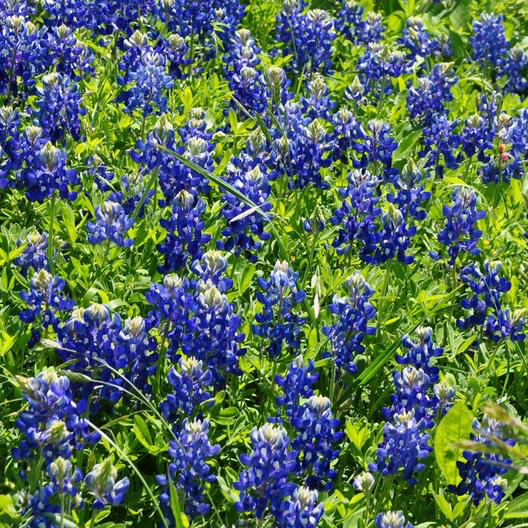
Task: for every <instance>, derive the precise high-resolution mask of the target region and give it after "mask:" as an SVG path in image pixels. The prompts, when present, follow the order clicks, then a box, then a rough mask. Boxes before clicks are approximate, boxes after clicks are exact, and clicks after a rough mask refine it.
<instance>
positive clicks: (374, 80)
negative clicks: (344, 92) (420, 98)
mask: <svg viewBox="0 0 528 528" xmlns="http://www.w3.org/2000/svg"><path fill="white" fill-rule="evenodd" d="M405 67H406V63H405V55H404V54H403V53H402V52H401V51H393V50H391V49H390V48H389V47H388V46H387V45H386V44H383V43H379V42H373V43H372V42H371V43H369V44H368V46H367V48H366V49H365V51H364V53H363V54H362V55H361V56H360V57H359V59H358V63H357V68H358V70H359V71H360V72H361V80H362V84H363V86H364V88H365V91H366V92H367V93H369V94H371V95H372V96H373V97H380V96H383V95H386V94H387V93H389V92H390V91H391V86H390V80H391V78H392V77H399V76H400V75H402V74H403V73H404V72H405Z"/></svg>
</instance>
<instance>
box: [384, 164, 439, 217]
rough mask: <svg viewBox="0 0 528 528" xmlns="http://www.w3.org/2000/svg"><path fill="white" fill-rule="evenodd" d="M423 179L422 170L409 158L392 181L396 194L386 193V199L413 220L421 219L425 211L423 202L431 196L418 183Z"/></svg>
mask: <svg viewBox="0 0 528 528" xmlns="http://www.w3.org/2000/svg"><path fill="white" fill-rule="evenodd" d="M422 179H424V176H423V174H422V172H421V171H420V170H419V169H418V167H417V166H416V165H415V163H414V161H412V160H410V161H409V162H408V163H407V164H406V165H405V166H404V167H403V170H402V172H401V174H400V175H399V176H398V178H394V179H393V181H392V183H393V185H394V187H395V189H396V190H397V191H398V192H397V194H394V193H391V192H389V193H387V201H388V202H390V203H392V204H394V205H396V206H397V207H398V209H399V210H400V211H401V213H402V215H403V216H404V217H405V218H408V217H409V216H410V217H412V218H414V219H415V220H423V219H424V218H425V216H426V212H425V210H424V209H422V208H421V207H422V205H423V204H424V202H427V201H428V200H429V199H430V198H431V193H430V192H428V191H425V190H424V185H423V184H422V185H418V184H419V183H420V181H421V180H422Z"/></svg>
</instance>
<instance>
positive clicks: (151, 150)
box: [130, 115, 201, 206]
mask: <svg viewBox="0 0 528 528" xmlns="http://www.w3.org/2000/svg"><path fill="white" fill-rule="evenodd" d="M158 146H163V147H165V148H167V149H170V150H173V151H175V152H176V153H178V154H180V155H182V154H183V147H181V146H177V145H176V140H175V134H174V128H173V126H172V124H171V123H170V122H169V120H168V118H167V116H166V115H162V116H161V117H160V119H159V120H158V121H157V122H156V124H155V125H154V127H153V128H152V130H151V131H150V132H149V133H148V134H147V140H146V141H145V142H143V141H142V140H138V141H137V143H136V148H137V149H138V151H139V152H138V151H136V150H130V157H131V158H132V160H133V161H135V162H136V163H138V164H140V166H141V169H140V170H141V171H142V172H144V173H145V174H148V173H152V172H157V174H158V176H159V183H160V187H161V190H162V192H163V195H164V196H165V200H164V201H162V202H160V204H161V205H162V206H165V205H167V203H168V204H171V203H172V200H173V199H174V197H175V196H176V195H177V194H178V193H179V192H180V191H182V190H184V189H191V190H192V189H194V188H195V187H197V185H198V184H199V182H200V179H198V178H197V177H193V178H190V177H189V172H190V171H187V170H185V169H184V168H183V166H182V164H181V163H180V162H179V161H178V160H176V158H174V156H172V155H171V154H169V153H168V152H165V151H163V150H161V149H160V148H158ZM200 178H201V177H200Z"/></svg>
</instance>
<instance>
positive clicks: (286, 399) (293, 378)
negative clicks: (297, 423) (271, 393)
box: [275, 355, 319, 420]
mask: <svg viewBox="0 0 528 528" xmlns="http://www.w3.org/2000/svg"><path fill="white" fill-rule="evenodd" d="M318 379H319V372H315V367H314V363H313V361H309V362H308V364H307V365H305V363H304V359H303V357H302V356H301V355H299V356H297V357H296V358H295V359H294V360H293V361H292V362H291V363H290V365H289V367H288V372H287V373H286V376H285V377H282V376H279V375H277V376H275V383H276V384H277V385H278V386H279V387H280V388H281V389H282V393H283V396H277V403H278V404H279V405H285V406H286V414H287V416H288V417H289V418H290V420H291V419H293V417H295V416H296V414H297V413H298V412H300V411H302V407H301V405H300V401H301V398H304V399H308V398H310V396H313V384H314V383H315V382H316V381H317V380H318Z"/></svg>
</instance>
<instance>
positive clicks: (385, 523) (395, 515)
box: [376, 511, 414, 528]
mask: <svg viewBox="0 0 528 528" xmlns="http://www.w3.org/2000/svg"><path fill="white" fill-rule="evenodd" d="M376 527H377V528H414V527H413V525H412V524H411V523H410V522H407V521H406V520H405V517H404V516H403V513H402V512H401V511H397V512H395V511H388V512H385V513H378V515H376Z"/></svg>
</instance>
